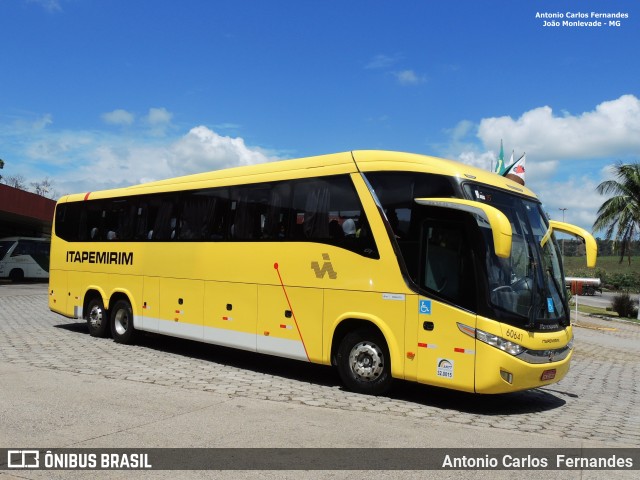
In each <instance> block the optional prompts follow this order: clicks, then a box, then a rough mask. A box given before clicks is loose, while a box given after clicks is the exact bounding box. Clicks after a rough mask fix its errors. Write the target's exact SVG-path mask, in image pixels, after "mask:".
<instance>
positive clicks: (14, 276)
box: [9, 268, 24, 283]
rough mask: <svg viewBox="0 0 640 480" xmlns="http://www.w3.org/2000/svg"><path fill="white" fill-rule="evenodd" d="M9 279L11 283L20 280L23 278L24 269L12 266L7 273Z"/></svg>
mask: <svg viewBox="0 0 640 480" xmlns="http://www.w3.org/2000/svg"><path fill="white" fill-rule="evenodd" d="M9 279H11V281H12V282H13V283H17V282H22V281H23V280H24V271H23V270H22V269H21V268H14V269H13V270H11V272H10V273H9Z"/></svg>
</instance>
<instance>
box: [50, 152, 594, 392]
mask: <svg viewBox="0 0 640 480" xmlns="http://www.w3.org/2000/svg"><path fill="white" fill-rule="evenodd" d="M554 231H562V232H566V233H571V234H574V235H576V236H579V237H582V238H583V239H584V240H585V242H586V251H587V263H588V265H589V266H594V265H595V258H596V246H595V240H594V239H593V237H592V236H591V235H590V234H589V233H588V232H586V231H585V230H583V229H580V228H578V227H575V226H572V225H569V224H565V223H560V222H554V221H550V220H548V219H547V216H546V214H545V213H544V210H543V209H542V206H541V204H540V202H539V201H538V200H537V199H536V197H535V195H534V194H533V193H532V192H531V191H529V190H528V189H527V188H526V187H523V186H521V185H519V184H517V183H515V182H513V181H511V180H509V179H506V178H504V177H501V176H498V175H496V174H493V173H490V172H485V171H482V170H479V169H477V168H474V167H471V166H468V165H464V164H460V163H456V162H453V161H448V160H443V159H439V158H434V157H428V156H422V155H416V154H407V153H399V152H386V151H354V152H345V153H339V154H333V155H325V156H319V157H312V158H305V159H298V160H286V161H280V162H272V163H265V164H259V165H252V166H245V167H238V168H232V169H226V170H220V171H213V172H209V173H202V174H196V175H189V176H184V177H179V178H173V179H169V180H163V181H156V182H152V183H146V184H142V185H137V186H132V187H128V188H121V189H115V190H107V191H99V192H85V193H80V194H74V195H68V196H65V197H63V198H61V199H60V200H59V201H58V204H57V206H56V212H55V219H54V228H53V235H52V245H51V268H50V289H49V307H50V309H51V310H52V311H54V312H57V313H60V314H62V315H65V316H67V317H71V318H77V319H84V320H86V322H87V324H88V328H89V332H90V334H91V335H93V336H96V337H104V336H109V335H110V336H112V337H113V339H114V340H115V341H116V342H120V343H125V344H126V343H132V342H134V341H135V338H136V335H137V334H139V332H153V333H158V334H165V335H171V336H175V337H181V338H186V339H191V340H197V341H201V342H207V343H211V344H217V345H223V346H227V347H234V348H239V349H245V350H249V351H252V352H258V353H264V354H271V355H278V356H282V357H288V358H292V359H297V360H302V361H306V362H313V363H319V364H325V365H334V366H336V367H337V370H338V372H339V374H340V377H341V379H342V381H343V382H344V384H345V386H346V387H347V388H348V389H350V390H353V391H356V392H361V393H370V394H381V393H383V392H385V391H387V390H388V389H389V387H390V386H391V383H392V379H394V378H397V379H404V380H409V381H417V382H421V383H425V384H429V385H436V386H440V387H445V388H451V389H456V390H462V391H467V392H477V393H502V392H511V391H516V390H523V389H530V388H536V387H540V386H542V385H547V384H550V383H553V382H557V381H559V380H560V379H562V378H563V377H564V376H565V374H566V373H567V371H568V369H569V363H570V359H571V355H572V349H573V333H572V328H571V324H570V317H569V308H568V305H567V293H566V289H565V287H564V285H565V282H564V278H563V270H562V264H561V257H560V254H559V250H558V246H557V243H556V241H555V238H554V234H553V232H554Z"/></svg>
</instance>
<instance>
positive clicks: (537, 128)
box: [478, 95, 640, 160]
mask: <svg viewBox="0 0 640 480" xmlns="http://www.w3.org/2000/svg"><path fill="white" fill-rule="evenodd" d="M478 137H479V138H480V139H481V140H482V142H483V143H484V145H485V147H493V148H495V146H496V145H499V144H500V140H501V139H502V140H504V144H505V145H509V146H510V147H511V148H515V149H516V150H517V151H526V152H527V154H531V155H532V156H533V157H537V158H541V159H589V158H603V157H610V158H611V159H612V160H614V159H615V158H614V157H616V156H626V155H636V154H637V152H638V150H640V100H639V99H638V98H637V97H635V96H634V95H623V96H621V97H620V98H618V99H616V100H611V101H606V102H602V103H601V104H599V105H598V106H596V108H595V109H594V110H592V111H589V112H584V113H582V114H579V115H570V114H568V113H565V114H564V115H562V116H558V115H554V113H553V110H552V109H551V107H549V106H544V107H539V108H535V109H533V110H529V111H528V112H525V113H523V114H522V115H521V116H520V118H518V119H513V118H511V117H493V118H485V119H483V120H482V121H481V122H480V125H479V127H478Z"/></svg>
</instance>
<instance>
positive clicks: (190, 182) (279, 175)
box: [60, 150, 535, 202]
mask: <svg viewBox="0 0 640 480" xmlns="http://www.w3.org/2000/svg"><path fill="white" fill-rule="evenodd" d="M357 171H361V172H373V171H410V172H422V173H434V174H440V175H447V176H453V177H459V178H466V179H470V180H474V181H477V182H480V183H484V184H487V185H492V186H495V187H498V188H502V189H505V190H511V191H515V192H517V193H520V194H523V195H527V196H531V197H535V195H534V193H533V192H531V191H530V190H529V189H528V188H526V187H523V186H521V185H519V184H517V183H515V182H513V181H512V180H509V179H507V178H505V177H502V176H500V175H496V174H494V173H492V172H487V171H485V170H482V169H479V168H476V167H472V166H470V165H466V164H463V163H459V162H455V161H452V160H445V159H442V158H438V157H431V156H426V155H419V154H414V153H404V152H393V151H385V150H355V151H352V152H342V153H334V154H329V155H321V156H316V157H307V158H300V159H295V160H281V161H275V162H268V163H260V164H256V165H247V166H242V167H233V168H227V169H222V170H213V171H209V172H204V173H197V174H193V175H186V176H182V177H175V178H169V179H166V180H159V181H154V182H149V183H143V184H139V185H133V186H130V187H125V188H118V189H113V190H103V191H97V192H86V193H81V194H73V195H68V196H65V197H62V198H61V199H60V201H61V202H64V201H78V200H87V199H89V198H91V199H96V198H111V197H120V196H128V195H135V194H144V193H158V192H163V191H166V190H191V189H200V188H211V187H218V186H226V185H239V184H245V183H247V184H249V183H258V182H268V181H276V180H285V179H290V178H307V177H316V176H325V175H337V174H346V173H355V172H357Z"/></svg>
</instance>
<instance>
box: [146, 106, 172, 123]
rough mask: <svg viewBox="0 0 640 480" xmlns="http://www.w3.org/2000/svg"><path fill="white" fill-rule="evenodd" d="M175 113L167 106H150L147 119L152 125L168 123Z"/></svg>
mask: <svg viewBox="0 0 640 480" xmlns="http://www.w3.org/2000/svg"><path fill="white" fill-rule="evenodd" d="M172 117H173V114H172V113H171V112H169V111H167V109H166V108H150V109H149V114H148V115H147V121H148V122H149V124H150V125H167V124H169V123H171V118H172Z"/></svg>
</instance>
